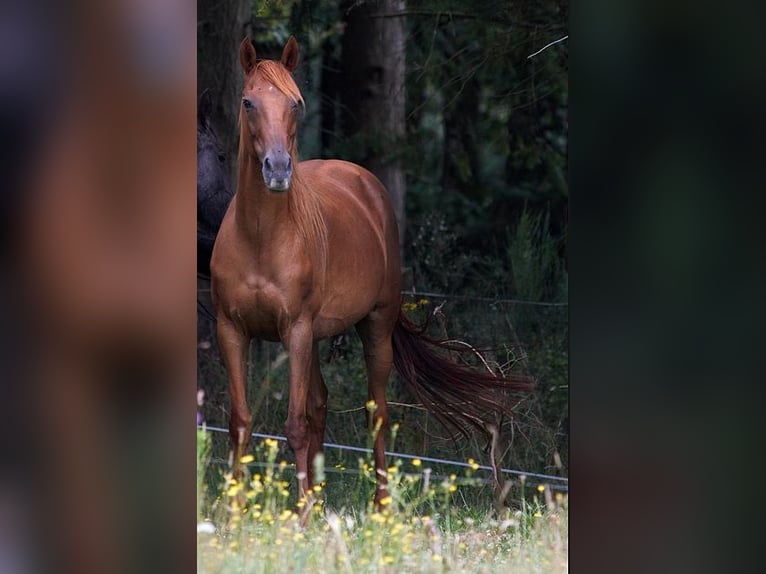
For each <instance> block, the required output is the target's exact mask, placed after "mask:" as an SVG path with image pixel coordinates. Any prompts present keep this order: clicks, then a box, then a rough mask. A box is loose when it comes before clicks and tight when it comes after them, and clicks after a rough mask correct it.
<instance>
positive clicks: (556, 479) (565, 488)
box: [197, 424, 569, 492]
mask: <svg viewBox="0 0 766 574" xmlns="http://www.w3.org/2000/svg"><path fill="white" fill-rule="evenodd" d="M197 428H198V429H201V430H205V431H210V432H217V433H225V434H228V433H229V431H228V429H224V428H221V427H215V426H207V425H205V424H203V425H199V426H197ZM250 436H252V437H253V438H260V439H272V440H277V441H280V442H287V437H284V436H281V435H272V434H264V433H255V432H254V433H251V435H250ZM323 444H324V447H325V448H329V449H336V450H340V451H349V452H359V453H364V454H370V453H372V449H370V448H364V447H358V446H350V445H345V444H338V443H332V442H325V443H323ZM386 456H390V457H394V458H400V459H407V460H415V459H419V460H420V461H422V462H430V463H432V464H443V465H445V466H456V467H462V468H471V469H474V470H484V471H489V472H493V469H492V467H491V466H487V465H481V464H480V465H477V464H475V463H474V464H470V463H467V462H461V461H456V460H447V459H443V458H435V457H429V456H419V455H413V454H408V453H402V452H393V451H388V450H387V451H386ZM215 462H219V463H228V461H225V460H223V459H216V460H215ZM261 464H263V463H261ZM499 470H500V472H502V473H503V474H510V475H513V476H518V477H519V478H522V477H525V478H532V479H537V480H538V481H539V483H540V484H544V485H546V486H548V487H549V488H550V489H551V490H554V491H560V492H569V479H568V478H566V477H563V476H555V475H552V474H542V473H538V472H527V471H523V470H514V469H509V468H501V469H499ZM325 471H326V472H345V473H349V472H351V473H352V474H353V473H354V471H349V470H345V471H338V470H336V469H334V468H330V467H328V468H326V469H325ZM445 478H446V477H445ZM486 482H487V483H489V482H491V481H490V480H489V479H488V480H486Z"/></svg>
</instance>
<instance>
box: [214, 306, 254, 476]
mask: <svg viewBox="0 0 766 574" xmlns="http://www.w3.org/2000/svg"><path fill="white" fill-rule="evenodd" d="M248 344H249V338H248V337H247V336H246V335H245V334H244V333H243V332H242V331H241V330H240V329H239V328H237V326H236V325H235V324H233V323H231V322H230V321H228V320H227V319H225V318H223V317H221V316H219V317H218V346H219V348H220V350H221V357H222V358H223V362H224V364H225V365H226V371H227V373H228V375H229V394H230V397H231V415H230V417H229V436H230V438H231V444H232V449H233V452H234V457H233V462H232V470H233V474H234V477H235V478H236V479H237V480H240V479H241V478H242V477H243V475H244V473H243V472H242V467H241V463H240V460H239V459H240V458H241V457H242V455H243V454H244V452H245V449H246V448H247V443H248V440H249V439H250V425H251V424H252V416H251V415H250V409H249V408H248V406H247V396H246V392H245V382H246V380H247V361H246V353H247V347H248Z"/></svg>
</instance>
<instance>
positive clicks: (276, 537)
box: [197, 432, 568, 574]
mask: <svg viewBox="0 0 766 574" xmlns="http://www.w3.org/2000/svg"><path fill="white" fill-rule="evenodd" d="M209 452H210V438H209V437H208V436H206V433H204V432H200V433H198V453H199V455H198V461H199V464H198V486H199V493H200V494H199V498H198V517H199V519H198V521H199V522H202V523H204V524H205V526H207V527H208V528H209V529H212V528H214V532H199V529H198V534H197V572H199V573H213V572H216V573H218V572H220V573H229V572H232V573H234V572H236V573H245V574H251V573H252V574H256V573H279V572H290V573H297V572H307V573H317V572H322V573H324V572H343V573H345V572H349V573H350V572H354V573H355V574H356V573H358V572H376V573H377V572H379V573H394V572H448V571H449V572H477V573H479V572H486V573H494V572H523V573H526V572H530V573H531V572H566V571H567V569H568V557H567V549H568V536H567V526H568V504H567V498H566V497H565V496H561V495H557V496H553V495H552V494H551V492H550V491H549V490H547V489H546V488H545V487H540V488H539V489H538V488H534V487H530V488H528V489H527V490H531V491H532V492H531V494H529V493H527V495H526V496H525V497H523V498H522V499H521V502H520V504H518V505H517V508H515V509H513V510H512V509H509V508H504V509H503V510H502V511H501V512H500V514H498V513H497V512H496V511H495V510H493V506H492V505H491V504H484V505H483V506H482V504H481V503H474V502H471V503H467V502H466V501H467V500H472V501H473V500H474V499H478V500H481V499H482V498H481V496H476V495H477V493H482V492H483V493H484V494H485V495H486V491H487V490H488V486H487V485H485V484H483V483H482V482H481V481H479V480H477V478H476V477H474V476H473V474H472V471H471V470H470V469H469V470H468V471H467V472H466V473H465V474H463V475H461V476H457V475H455V474H452V475H447V476H444V477H436V476H435V475H433V476H429V477H428V480H426V476H427V475H428V473H427V472H426V471H425V469H424V467H425V465H424V464H418V463H417V462H413V461H406V462H405V461H401V460H397V461H393V463H392V464H391V467H390V468H389V486H390V491H391V498H390V500H389V501H388V504H387V505H386V507H385V510H384V511H382V512H374V511H373V509H372V505H371V500H372V492H373V488H374V481H373V472H372V469H371V463H370V461H369V460H368V459H363V458H362V459H359V462H358V468H357V469H355V470H358V474H349V475H348V476H341V475H335V474H334V475H332V476H331V477H330V478H329V480H330V483H331V484H332V485H333V488H332V489H331V493H330V494H326V493H325V492H324V488H323V485H317V486H316V487H315V490H316V498H317V502H316V504H314V505H313V506H312V507H311V511H310V518H309V521H308V524H307V525H306V526H305V527H304V526H301V525H300V521H299V518H298V516H297V515H296V514H295V513H294V512H293V508H294V506H295V500H294V498H295V494H294V491H295V488H294V481H293V480H292V470H291V465H289V464H288V463H287V462H285V461H283V460H279V461H278V458H279V446H278V444H277V443H276V441H271V440H266V441H264V442H262V443H261V444H260V445H257V446H256V448H255V453H254V455H252V456H251V457H248V458H247V459H245V460H246V461H247V462H248V464H249V465H250V467H249V468H250V469H251V471H250V476H249V477H248V478H247V479H246V480H244V481H243V482H242V483H239V484H238V483H236V482H235V481H233V480H232V478H231V476H230V475H229V474H227V473H225V472H222V471H220V470H219V471H218V472H211V466H210V465H209V464H208V453H209ZM251 458H252V460H251ZM340 483H343V484H344V485H345V487H343V488H339V486H338V485H339V484H340ZM472 495H473V496H472ZM486 498H487V497H486V496H485V497H484V499H486Z"/></svg>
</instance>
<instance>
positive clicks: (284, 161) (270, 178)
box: [263, 150, 293, 191]
mask: <svg viewBox="0 0 766 574" xmlns="http://www.w3.org/2000/svg"><path fill="white" fill-rule="evenodd" d="M292 175H293V162H292V160H291V159H290V155H289V154H286V153H285V152H283V151H282V150H278V151H276V152H274V153H270V154H268V155H266V157H265V158H263V182H264V183H265V184H266V187H268V188H269V189H270V190H271V191H286V190H287V189H288V188H289V187H290V180H291V178H292Z"/></svg>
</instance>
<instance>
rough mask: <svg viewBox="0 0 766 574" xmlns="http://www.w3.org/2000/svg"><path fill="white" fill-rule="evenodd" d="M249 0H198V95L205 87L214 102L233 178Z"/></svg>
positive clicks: (213, 121)
mask: <svg viewBox="0 0 766 574" xmlns="http://www.w3.org/2000/svg"><path fill="white" fill-rule="evenodd" d="M251 8H252V3H251V2H250V1H249V0H198V2H197V99H198V100H199V97H200V95H201V94H202V93H203V92H204V91H206V90H207V91H208V97H209V99H210V102H211V103H212V106H211V110H210V121H211V124H212V126H213V129H214V130H215V132H216V135H217V136H218V140H219V141H220V142H221V144H222V146H223V149H224V152H225V153H226V155H227V157H228V158H229V165H230V167H231V170H232V173H231V177H232V182H233V181H234V172H235V170H236V165H237V162H236V157H237V147H238V145H239V141H238V140H239V131H238V130H237V121H238V117H239V98H240V94H241V92H242V70H241V68H240V65H239V43H240V42H241V41H242V38H244V37H245V36H246V35H250V33H251V29H250V27H251V26H250V17H251Z"/></svg>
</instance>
